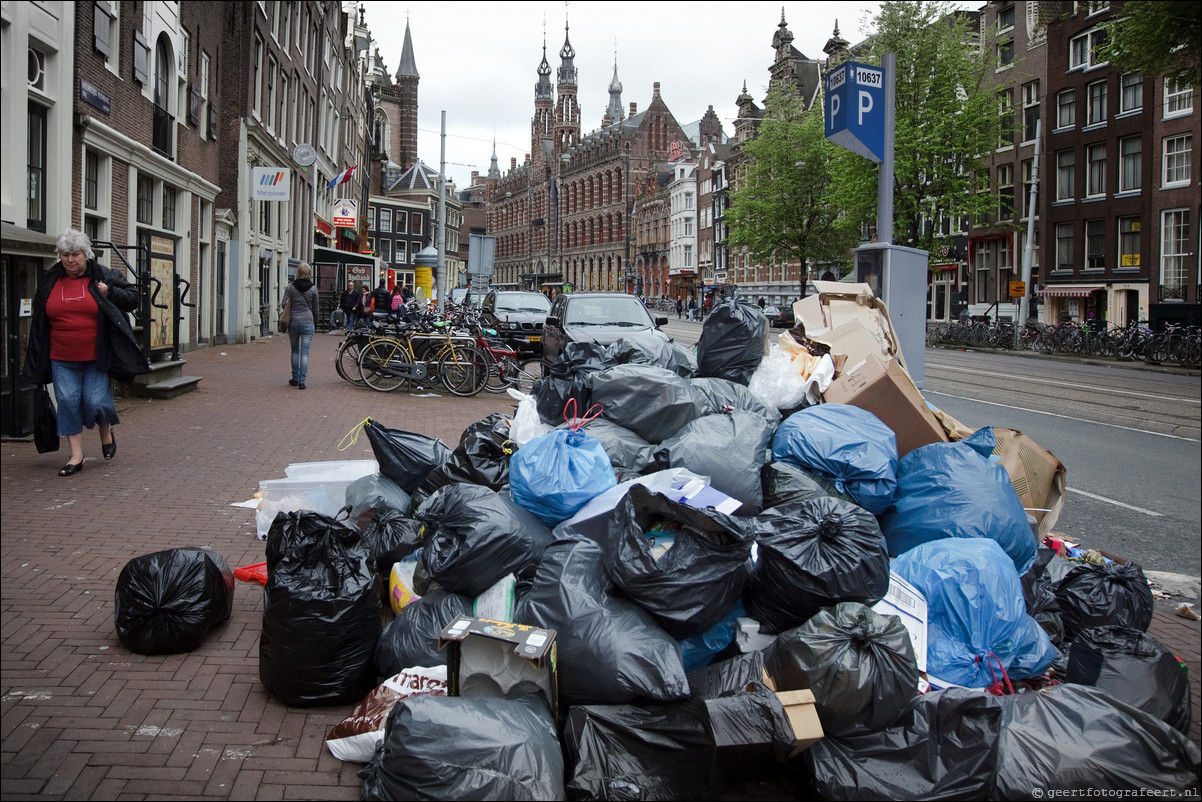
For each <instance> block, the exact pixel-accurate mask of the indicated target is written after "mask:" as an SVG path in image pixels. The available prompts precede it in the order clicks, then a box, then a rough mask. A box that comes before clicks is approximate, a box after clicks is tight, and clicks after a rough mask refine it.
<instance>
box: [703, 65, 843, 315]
mask: <svg viewBox="0 0 1202 802" xmlns="http://www.w3.org/2000/svg"><path fill="white" fill-rule="evenodd" d="M764 111H765V117H764V120H763V121H762V122H761V123H760V128H759V132H758V133H757V134H756V136H755V138H754V139H752V140H750V141H748V142H747V144H746V145H745V146H744V152H745V153H746V155H747V156H748V164H747V168H746V171H745V172H743V173H742V174H741V175H740V176H739V178H738V179H737V183H736V184H735V186H734V188H733V191H732V193H731V205H730V209H729V210H728V211H727V213H726V222H727V226H728V231H729V233H728V243H729V245H730V246H731V247H732V248H747V249H748V252H749V253H750V255H751V257H752V259H754V260H755V261H756V262H759V263H761V264H762V263H766V262H770V261H773V260H775V261H776V262H778V263H779V262H785V263H789V262H793V261H796V262H798V263H799V264H801V265H803V269H802V271H801V280H800V283H801V286H800V287H799V291H800V295H801V296H802V297H805V294H806V289H805V283H806V272H807V271H806V269H805V268H804V266H805V265H807V264H808V262H810V261H829V262H834V261H838V262H846V261H847V260H848V256H849V254H848V250H849V249H850V248H851V247H853V246H854V245H855V244H856V242H857V241H858V239H859V237H858V231H859V223H860V218H859V217H858V216H855V215H853V214H849V213H848V210H846V209H845V208H843V207H840V206H838V205H836V204H835V203H834V201H833V199H832V194H831V187H832V184H833V182H834V180H835V169H836V166H837V164H838V163H839V162H841V161H843V160H845V159H846V158H848V157H852V154H850V153H848V152H847V151H845V150H843V149H842V148H840V147H838V146H836V145H833V144H831V143H830V142H827V141H826V138H825V137H824V135H823V120H822V109H821V107H818V106H815V108H814V109H811V110H806V109H804V108H803V104H802V102H801V99H800V98H799V97H798V96H797V93H796V91H795V90H791V89H788V88H783V87H774V88H772V89H771V90H770V91H769V93H768V97H767V98H766V99H765V101H764ZM856 158H858V157H856Z"/></svg>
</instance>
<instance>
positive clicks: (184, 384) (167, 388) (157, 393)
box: [130, 376, 202, 398]
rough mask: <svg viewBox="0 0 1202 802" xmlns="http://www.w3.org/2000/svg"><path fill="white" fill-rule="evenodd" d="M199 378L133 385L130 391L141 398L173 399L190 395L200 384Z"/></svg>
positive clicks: (176, 378)
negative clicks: (185, 394) (186, 394)
mask: <svg viewBox="0 0 1202 802" xmlns="http://www.w3.org/2000/svg"><path fill="white" fill-rule="evenodd" d="M201 378H202V377H201V376H174V377H171V378H167V379H163V380H162V381H157V382H154V383H153V384H136V383H135V384H133V385H131V386H130V390H131V391H132V392H133V393H134V394H135V395H140V396H142V397H143V398H175V397H176V396H181V395H183V394H184V393H190V392H192V391H193V390H195V389H196V388H197V386H198V385H199V384H200V380H201Z"/></svg>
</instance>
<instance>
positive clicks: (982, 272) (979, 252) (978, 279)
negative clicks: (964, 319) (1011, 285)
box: [973, 242, 992, 304]
mask: <svg viewBox="0 0 1202 802" xmlns="http://www.w3.org/2000/svg"><path fill="white" fill-rule="evenodd" d="M990 246H991V243H988V242H978V243H977V247H976V249H975V250H974V251H973V267H975V268H976V273H975V274H974V276H973V279H974V280H973V285H974V287H975V288H976V289H975V302H976V303H979V304H983V303H987V302H988V301H989V265H990V256H991V255H992V253H991V252H992V248H991V247H990Z"/></svg>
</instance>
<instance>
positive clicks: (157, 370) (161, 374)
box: [134, 359, 188, 385]
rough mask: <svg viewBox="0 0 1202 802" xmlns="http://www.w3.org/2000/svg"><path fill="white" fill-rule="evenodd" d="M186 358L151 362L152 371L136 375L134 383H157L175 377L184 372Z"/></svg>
mask: <svg viewBox="0 0 1202 802" xmlns="http://www.w3.org/2000/svg"><path fill="white" fill-rule="evenodd" d="M186 364H188V361H187V360H186V359H173V360H172V359H169V360H166V361H163V362H151V363H150V372H149V373H143V374H142V375H140V376H135V377H134V384H141V385H147V384H155V383H156V382H161V381H164V380H166V379H173V378H176V377H178V376H180V375H182V374H183V372H184V365H186Z"/></svg>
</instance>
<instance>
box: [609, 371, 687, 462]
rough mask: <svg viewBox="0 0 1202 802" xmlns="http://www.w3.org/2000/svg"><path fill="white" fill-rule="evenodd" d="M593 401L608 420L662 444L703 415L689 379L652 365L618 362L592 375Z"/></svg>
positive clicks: (648, 439) (645, 438)
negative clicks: (618, 363) (599, 406)
mask: <svg viewBox="0 0 1202 802" xmlns="http://www.w3.org/2000/svg"><path fill="white" fill-rule="evenodd" d="M589 388H590V392H591V394H590V396H589V398H590V400H591V402H592V403H593V404H600V405H601V408H602V409H601V415H602V417H604V418H605V419H606V420H609V421H613V422H614V423H616V424H618V425H619V426H624V427H626V428H627V429H629V430H631V431H632V432H634V433H635V434H637V435H638V436H639V437H642V438H643V439H644V440H646V441H647V442H649V443H660V442H663V441H664V440H667V439H668V438H669V437H671V436H672V435H674V434H676V433H677V432H678V431H680V428H681V427H682V426H684V425H685V424H686V423H688V422H689V421H691V420H693V419H694V418H696V417H697V416H698V415H700V414H701V410H700V406H699V404H698V399H697V396H696V394H694V392H693V390H692V388H691V384H690V382H689V380H688V379H685V378H682V377H681V376H679V375H677V374H676V373H673V372H672V371H670V370H667V369H665V368H657V367H653V366H650V365H616V366H614V367H612V368H608V369H606V370H602V371H598V372H596V373H593V374H591V375H590V376H589Z"/></svg>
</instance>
